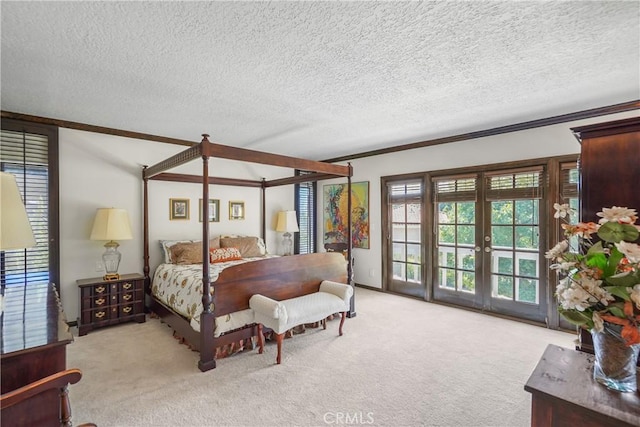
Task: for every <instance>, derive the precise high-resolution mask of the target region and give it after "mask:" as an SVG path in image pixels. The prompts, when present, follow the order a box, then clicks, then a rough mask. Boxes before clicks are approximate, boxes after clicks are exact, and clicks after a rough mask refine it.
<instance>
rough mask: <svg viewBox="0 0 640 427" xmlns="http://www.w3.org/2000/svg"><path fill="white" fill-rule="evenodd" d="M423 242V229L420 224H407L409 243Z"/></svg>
mask: <svg viewBox="0 0 640 427" xmlns="http://www.w3.org/2000/svg"><path fill="white" fill-rule="evenodd" d="M421 241H422V227H421V226H420V224H407V242H416V243H419V242H421Z"/></svg>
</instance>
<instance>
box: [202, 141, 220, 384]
mask: <svg viewBox="0 0 640 427" xmlns="http://www.w3.org/2000/svg"><path fill="white" fill-rule="evenodd" d="M208 137H209V135H207V134H206V133H205V134H202V142H201V144H203V145H206V144H209V143H210V142H209V139H208ZM202 153H203V154H202V308H203V310H202V314H201V315H200V360H199V361H198V369H200V370H201V371H202V372H204V371H208V370H210V369H213V368H215V367H216V361H215V349H214V348H213V345H212V343H213V331H215V326H216V325H215V322H216V319H215V316H214V314H213V312H212V311H211V304H212V303H213V298H212V297H211V279H210V277H209V274H210V273H209V156H208V155H207V154H206V153H208V150H207V149H206V148H204V149H203V150H202ZM214 309H215V307H214Z"/></svg>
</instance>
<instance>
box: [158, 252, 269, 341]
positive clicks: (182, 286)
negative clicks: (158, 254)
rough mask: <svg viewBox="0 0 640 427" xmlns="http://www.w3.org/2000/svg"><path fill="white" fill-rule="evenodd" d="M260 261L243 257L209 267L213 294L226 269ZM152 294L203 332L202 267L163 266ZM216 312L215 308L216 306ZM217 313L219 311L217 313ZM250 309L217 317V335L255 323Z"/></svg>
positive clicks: (160, 267) (200, 265)
mask: <svg viewBox="0 0 640 427" xmlns="http://www.w3.org/2000/svg"><path fill="white" fill-rule="evenodd" d="M258 259H264V257H259V258H243V259H242V260H237V261H228V262H220V263H214V264H211V265H210V267H209V272H210V275H209V277H210V281H211V284H212V286H211V294H213V292H214V291H215V281H216V280H217V279H218V275H219V274H220V272H221V271H222V270H224V269H225V268H227V267H230V266H232V265H237V264H242V263H244V262H248V261H255V260H258ZM151 293H152V294H153V295H154V296H155V297H156V298H157V299H158V300H160V301H161V302H162V303H163V304H165V305H166V306H167V307H170V308H171V309H173V310H174V311H175V312H176V313H179V314H180V315H182V316H184V317H186V318H187V319H189V322H190V324H191V327H192V328H193V329H194V330H196V331H198V332H199V331H200V314H201V313H202V264H186V265H178V264H160V265H159V266H158V268H157V269H156V271H155V273H154V275H153V282H152V285H151ZM212 309H214V310H215V307H212ZM214 313H215V311H214ZM253 321H254V319H253V311H252V310H250V309H247V310H242V311H238V312H235V313H231V314H227V315H224V316H219V317H216V329H215V331H214V335H215V336H219V335H221V334H223V333H224V332H227V331H230V330H233V329H236V328H240V327H242V326H244V325H247V324H250V323H253Z"/></svg>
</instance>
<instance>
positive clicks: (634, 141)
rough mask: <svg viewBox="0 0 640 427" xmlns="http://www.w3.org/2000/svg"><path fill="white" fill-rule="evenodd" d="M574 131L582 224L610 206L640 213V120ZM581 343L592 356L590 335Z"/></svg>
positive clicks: (581, 337) (581, 336) (581, 335)
mask: <svg viewBox="0 0 640 427" xmlns="http://www.w3.org/2000/svg"><path fill="white" fill-rule="evenodd" d="M571 130H572V131H573V133H574V134H575V135H576V137H577V138H578V140H579V141H580V144H581V150H580V161H579V168H580V220H581V221H585V222H586V221H594V222H596V221H597V220H598V219H599V218H598V217H597V216H596V212H600V211H601V210H602V208H609V207H611V206H623V207H627V208H635V209H636V210H638V211H639V212H640V190H638V182H640V117H632V118H629V119H624V120H616V121H612V122H606V123H598V124H593V125H588V126H581V127H576V128H572V129H571ZM579 342H580V344H579V345H578V348H579V349H580V350H583V351H587V352H591V353H593V341H592V339H591V334H590V333H589V332H588V331H585V330H583V329H581V330H580V333H579ZM638 365H639V366H640V360H638Z"/></svg>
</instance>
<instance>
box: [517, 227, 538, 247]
mask: <svg viewBox="0 0 640 427" xmlns="http://www.w3.org/2000/svg"><path fill="white" fill-rule="evenodd" d="M515 232H516V248H518V249H538V248H539V247H540V242H539V241H538V237H539V236H538V227H537V226H528V225H517V226H516V227H515Z"/></svg>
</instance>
